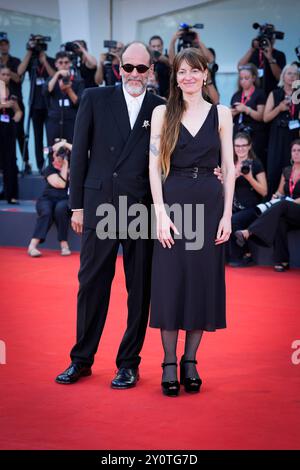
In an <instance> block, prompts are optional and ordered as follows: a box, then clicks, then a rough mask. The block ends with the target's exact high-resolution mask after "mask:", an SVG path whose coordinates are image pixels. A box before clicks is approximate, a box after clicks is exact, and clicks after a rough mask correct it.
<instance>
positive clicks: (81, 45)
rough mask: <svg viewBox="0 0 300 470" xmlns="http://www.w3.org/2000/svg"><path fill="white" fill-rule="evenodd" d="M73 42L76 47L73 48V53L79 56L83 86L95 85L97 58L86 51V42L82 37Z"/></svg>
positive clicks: (90, 86)
mask: <svg viewBox="0 0 300 470" xmlns="http://www.w3.org/2000/svg"><path fill="white" fill-rule="evenodd" d="M73 44H75V45H76V46H77V47H78V48H77V49H74V53H75V54H76V55H78V56H79V58H80V66H79V71H80V76H81V78H82V80H83V81H84V87H85V88H92V87H96V86H97V83H96V82H95V74H96V70H97V59H96V58H95V57H94V56H92V55H91V54H90V53H89V52H88V49H87V44H86V42H85V41H84V40H83V39H80V40H77V41H74V42H73Z"/></svg>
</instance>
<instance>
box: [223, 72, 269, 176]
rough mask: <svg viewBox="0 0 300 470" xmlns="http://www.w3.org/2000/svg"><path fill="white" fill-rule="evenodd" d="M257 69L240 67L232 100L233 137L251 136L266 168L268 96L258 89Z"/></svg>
mask: <svg viewBox="0 0 300 470" xmlns="http://www.w3.org/2000/svg"><path fill="white" fill-rule="evenodd" d="M257 85H258V83H257V68H256V67H255V65H253V64H246V65H243V66H241V67H240V70H239V81H238V91H237V92H236V93H235V94H234V95H233V96H232V98H231V112H232V116H233V124H234V126H233V135H236V134H237V132H248V133H249V134H250V135H251V139H252V146H253V150H254V153H255V154H256V155H258V156H259V158H260V160H261V161H262V162H263V165H264V167H265V168H266V159H267V146H268V139H267V134H266V129H265V128H266V126H265V124H264V122H263V113H264V109H265V103H266V96H265V93H264V91H263V90H261V89H260V88H258V86H257Z"/></svg>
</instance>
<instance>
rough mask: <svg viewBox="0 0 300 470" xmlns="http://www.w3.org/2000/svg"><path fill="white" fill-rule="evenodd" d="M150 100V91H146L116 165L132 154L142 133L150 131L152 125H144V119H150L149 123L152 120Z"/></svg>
mask: <svg viewBox="0 0 300 470" xmlns="http://www.w3.org/2000/svg"><path fill="white" fill-rule="evenodd" d="M150 102H151V99H150V95H149V93H148V92H146V95H145V98H144V100H143V104H142V107H141V109H140V112H139V114H138V117H137V119H136V121H135V124H134V126H133V129H132V131H131V133H130V135H129V138H128V140H127V142H126V144H125V147H124V149H123V151H122V153H121V155H120V156H119V158H118V160H117V163H116V167H118V166H120V164H121V163H122V162H123V161H124V160H125V158H127V157H128V155H129V154H130V152H131V151H132V149H133V148H134V146H135V145H136V144H137V142H138V141H139V139H140V138H141V137H142V135H143V134H145V132H147V133H150V127H143V123H144V121H148V122H149V124H150V121H151V114H152V113H151V107H150ZM125 106H126V104H125ZM127 114H128V113H127Z"/></svg>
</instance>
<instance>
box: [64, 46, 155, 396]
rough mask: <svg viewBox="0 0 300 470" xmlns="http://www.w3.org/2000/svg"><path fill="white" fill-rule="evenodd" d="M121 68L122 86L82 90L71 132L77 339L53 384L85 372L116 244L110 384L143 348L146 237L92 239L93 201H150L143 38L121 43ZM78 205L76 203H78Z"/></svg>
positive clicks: (125, 373)
mask: <svg viewBox="0 0 300 470" xmlns="http://www.w3.org/2000/svg"><path fill="white" fill-rule="evenodd" d="M120 71H121V75H122V83H123V86H122V87H121V86H116V87H105V88H98V89H95V88H94V89H88V90H86V91H85V92H84V95H83V97H82V101H81V104H80V108H79V111H78V115H77V118H76V125H75V131H74V141H73V151H72V157H71V177H70V189H71V192H70V204H71V209H72V210H73V216H72V227H73V229H74V230H75V231H76V232H77V233H81V232H83V235H82V245H81V257H80V270H79V276H78V277H79V283H80V286H79V292H78V304H77V305H78V309H77V342H76V344H75V346H74V347H73V349H72V351H71V360H72V363H71V365H70V366H69V367H68V368H67V369H66V370H65V371H64V372H63V373H62V374H60V375H59V376H58V377H57V378H56V382H58V383H63V384H71V383H74V382H76V381H77V380H78V379H79V378H80V377H82V376H87V375H91V366H92V364H93V362H94V355H95V353H96V351H97V348H98V344H99V341H100V338H101V334H102V331H103V328H104V324H105V320H106V315H107V311H108V305H109V298H110V290H111V284H112V280H113V278H114V274H115V263H116V258H117V254H118V249H119V245H120V243H121V245H122V249H123V259H124V270H125V277H126V288H127V292H128V303H127V305H128V320H127V329H126V331H125V334H124V336H123V339H122V341H121V344H120V347H119V351H118V354H117V360H116V364H117V367H118V372H117V375H116V377H115V378H114V380H113V381H112V383H111V386H112V387H113V388H116V389H124V388H130V387H133V386H134V385H136V382H137V380H138V379H139V370H138V366H139V363H140V360H141V358H140V356H139V353H140V351H141V349H142V346H143V342H144V337H145V333H146V327H147V322H148V312H149V303H150V280H151V257H152V242H151V240H150V239H142V238H139V239H136V240H133V239H130V238H129V237H128V236H127V238H125V237H124V233H123V234H122V235H121V232H120V231H119V228H117V232H116V233H112V234H111V236H109V237H108V238H106V239H102V237H101V239H100V238H99V237H97V233H98V228H97V233H96V226H97V224H98V222H99V217H97V216H96V210H97V207H98V206H99V205H101V204H108V203H109V204H112V205H113V207H114V208H115V210H116V214H117V220H118V217H119V197H120V196H127V204H128V205H131V204H134V203H143V204H146V205H147V204H148V205H150V203H151V192H150V185H149V177H148V153H149V150H148V149H149V139H150V127H149V123H150V122H151V115H152V111H153V109H154V108H155V107H156V106H158V105H159V104H162V103H163V101H162V100H161V99H160V98H158V97H157V96H154V95H153V94H151V93H147V92H146V86H147V81H148V77H149V74H150V73H151V72H152V71H153V65H152V60H151V52H150V50H149V49H148V48H147V46H145V45H144V44H142V43H139V42H134V43H131V44H129V45H128V46H126V47H125V49H124V51H123V53H122V55H121V66H120ZM82 208H83V209H82Z"/></svg>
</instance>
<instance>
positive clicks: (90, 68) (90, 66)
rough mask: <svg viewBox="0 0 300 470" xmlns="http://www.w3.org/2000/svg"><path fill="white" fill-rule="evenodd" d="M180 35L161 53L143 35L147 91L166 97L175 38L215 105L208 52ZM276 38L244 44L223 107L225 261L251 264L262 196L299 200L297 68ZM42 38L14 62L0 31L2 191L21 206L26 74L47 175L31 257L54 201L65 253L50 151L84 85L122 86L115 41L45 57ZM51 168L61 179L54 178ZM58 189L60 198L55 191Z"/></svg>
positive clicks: (64, 133) (193, 36) (59, 161)
mask: <svg viewBox="0 0 300 470" xmlns="http://www.w3.org/2000/svg"><path fill="white" fill-rule="evenodd" d="M271 26H272V25H268V29H266V31H269V32H270V27H271ZM272 28H273V31H275V28H274V27H273V26H272ZM272 28H271V30H272ZM263 31H264V30H261V32H263ZM185 34H186V31H185V30H184V28H181V29H180V30H178V31H176V32H175V33H174V35H173V36H172V38H171V41H170V44H169V48H168V51H167V50H166V49H164V43H163V40H162V38H161V37H160V36H159V35H153V36H152V37H151V38H150V39H149V44H148V45H149V48H150V50H151V51H152V60H153V64H154V68H153V70H154V72H153V73H150V74H149V76H148V78H147V80H148V82H147V90H148V92H151V93H153V94H155V95H158V96H159V97H161V98H162V99H163V100H167V99H168V97H169V89H170V75H171V71H172V68H173V63H174V60H175V58H176V52H177V51H178V49H179V44H181V46H182V48H186V47H192V48H196V49H198V50H200V52H201V53H202V55H203V57H204V58H205V60H206V62H207V64H208V72H207V79H206V83H205V86H204V88H203V95H204V98H205V100H206V101H208V102H210V103H211V104H215V105H216V104H218V103H220V102H221V101H222V97H221V96H220V93H219V91H218V88H217V78H216V77H217V70H218V65H217V64H216V54H215V51H214V50H213V49H212V48H209V47H207V46H206V45H205V44H204V43H203V41H202V40H201V39H200V36H199V34H198V33H197V32H196V31H190V35H189V38H190V39H189V40H190V42H189V43H187V41H186V42H185V43H184V41H183V38H184V35H185ZM275 37H276V34H274V35H273V36H272V35H271V36H268V35H266V37H264V41H263V45H262V44H261V40H259V39H258V38H254V39H253V41H252V43H251V47H250V48H249V50H248V51H247V52H246V53H245V55H244V56H243V57H242V58H241V59H240V60H239V62H238V64H237V68H238V83H237V90H236V92H235V93H234V94H233V96H232V98H231V103H230V107H231V113H232V118H233V124H234V125H233V143H234V158H235V169H236V185H235V194H234V204H233V212H234V213H233V217H232V224H233V233H232V236H231V238H230V241H229V243H228V244H227V261H228V262H229V264H231V266H236V267H237V266H249V265H251V264H253V258H252V256H251V253H250V250H249V247H248V242H247V241H248V238H251V237H252V238H254V232H253V231H252V224H255V223H256V222H255V221H256V219H257V206H258V205H259V204H260V203H261V202H263V201H268V200H269V199H271V200H274V199H277V200H278V201H279V203H280V204H279V205H281V202H282V203H283V201H281V199H283V198H284V197H287V196H288V197H290V198H292V199H294V201H295V202H296V203H298V186H299V185H300V171H299V168H298V166H299V165H298V162H297V161H296V160H295V158H294V155H296V153H297V151H296V150H297V149H298V147H299V140H297V139H299V128H300V121H299V117H300V104H299V103H298V102H297V100H294V99H293V94H294V93H295V89H294V88H293V84H294V83H296V82H297V80H298V79H299V64H298V63H297V62H294V63H292V64H286V58H285V54H284V53H283V52H281V51H279V50H277V49H275ZM42 43H43V36H39V35H36V36H33V37H32V38H31V39H30V40H29V42H28V44H27V51H26V54H25V56H24V58H23V59H22V60H21V59H18V58H16V57H13V56H11V55H10V41H9V38H8V37H7V36H6V35H5V33H1V37H0V117H1V120H0V137H1V145H0V166H1V169H2V173H3V186H4V187H3V192H2V195H1V197H2V198H3V199H6V200H7V202H8V203H10V204H17V203H18V177H17V176H18V171H19V169H18V167H17V163H16V142H18V144H19V147H20V151H21V154H22V157H23V162H24V164H23V171H24V173H25V174H26V173H27V174H28V173H30V172H31V165H30V163H29V155H28V139H27V138H26V132H25V131H24V110H25V105H24V102H23V96H22V82H23V78H24V75H25V74H26V73H28V75H29V78H30V88H31V90H30V103H29V107H30V112H29V115H30V119H31V121H32V124H33V130H34V142H35V158H36V165H37V168H38V170H39V171H40V173H41V174H43V175H44V177H45V178H46V181H47V189H46V190H45V194H43V195H42V196H41V198H40V199H39V201H38V203H37V212H38V217H39V219H38V220H39V222H38V227H36V229H35V231H34V234H33V239H32V241H31V242H30V245H29V248H28V253H29V254H30V255H31V256H40V255H41V253H40V251H39V250H38V248H37V246H38V244H39V243H40V242H42V241H43V240H44V239H45V236H46V233H47V230H48V229H49V227H50V226H51V223H52V221H53V220H56V216H57V213H58V212H59V207H60V208H61V207H62V206H63V205H64V214H63V217H62V218H63V219H64V222H63V223H61V224H60V226H61V227H63V228H61V229H59V241H60V243H61V247H62V254H63V252H64V254H68V253H69V247H68V245H67V234H66V225H67V223H66V220H68V219H67V217H69V215H70V214H69V215H68V209H67V203H66V201H67V199H68V194H67V184H68V183H67V180H68V171H69V170H67V171H65V169H66V167H67V164H66V163H65V160H66V159H65V160H64V159H63V158H61V157H57V155H56V153H57V150H59V148H60V147H61V146H64V145H65V143H67V145H71V144H72V141H73V133H74V125H75V119H76V114H77V110H78V107H79V104H80V101H81V97H82V94H83V91H84V89H85V88H91V87H98V86H119V85H121V83H122V77H121V71H120V68H121V66H122V64H121V62H120V57H121V54H122V51H123V48H124V44H123V43H122V42H119V41H110V42H108V45H107V46H108V52H106V53H102V54H101V55H100V57H99V61H97V59H96V58H95V57H93V55H91V54H90V53H89V51H88V48H87V44H86V42H85V41H84V40H76V41H73V42H72V43H68V44H71V45H72V47H71V48H70V49H71V52H70V49H68V48H65V49H64V50H62V51H59V52H58V53H57V54H56V56H55V58H51V57H49V56H48V55H47V53H46V50H45V49H46V48H45V47H41V44H42ZM44 128H45V131H46V136H47V146H48V148H50V149H52V151H51V152H50V153H49V155H50V158H48V157H46V156H45V152H44V145H43V142H44ZM59 142H60V143H59ZM57 145H58V147H55V146H57ZM53 152H54V153H53ZM62 167H63V172H61V168H62ZM57 172H58V173H59V176H57V175H55V174H53V173H57ZM57 178H58V179H57ZM64 180H66V181H64ZM62 185H65V186H63V187H62ZM50 186H51V187H52V186H53V188H52V189H53V190H52V189H51V190H50ZM291 188H293V190H291ZM58 192H60V196H58V194H56V193H58ZM46 193H47V194H46ZM50 193H51V194H50ZM45 198H48V199H49V198H50V199H53V198H54V199H55V200H56V203H54V202H53V201H52V202H51V203H50V202H49V201H48V202H47V203H45ZM61 199H62V200H64V201H65V203H64V204H63V203H62V202H61ZM285 204H287V202H285ZM277 207H278V205H277ZM50 208H51V210H50ZM276 210H277V211H278V210H279V209H276ZM42 221H43V222H42ZM297 224H298V225H297ZM299 224H300V223H299V221H298V222H297V221H294V220H293V223H290V224H287V226H288V227H290V228H292V227H298V226H299ZM249 227H250V229H249V230H248V228H249ZM245 231H246V232H245ZM281 233H283V231H281ZM256 238H258V237H256ZM274 243H275V245H276V246H277V245H278V243H279V242H274V239H273V238H272V244H274ZM63 248H65V249H64V250H63ZM283 251H284V256H283V255H281V254H280V255H278V256H277V258H278V259H276V265H275V266H276V267H277V268H276V269H277V270H283V269H286V267H287V266H288V264H287V263H288V256H287V254H286V249H285V250H283ZM282 258H284V259H282ZM278 263H279V264H278ZM282 263H285V264H284V265H282ZM282 266H284V268H282Z"/></svg>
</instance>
